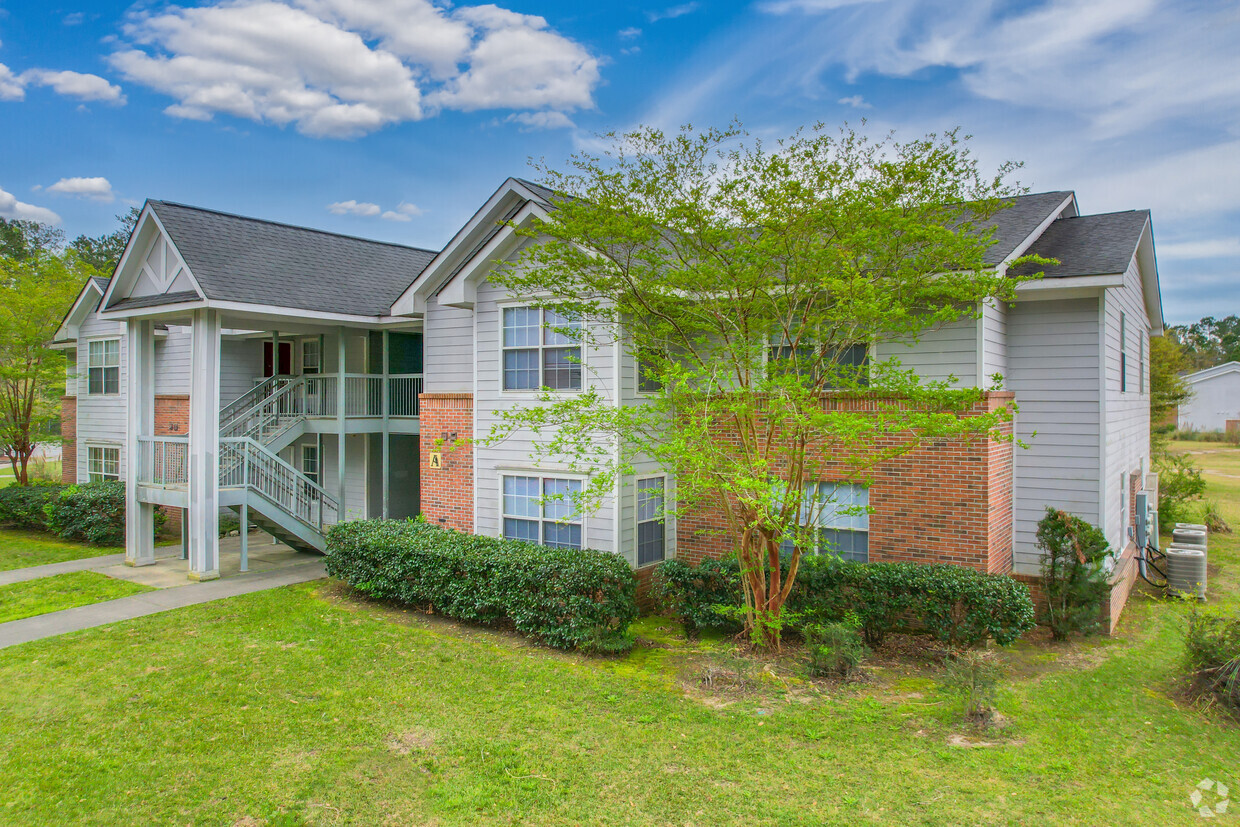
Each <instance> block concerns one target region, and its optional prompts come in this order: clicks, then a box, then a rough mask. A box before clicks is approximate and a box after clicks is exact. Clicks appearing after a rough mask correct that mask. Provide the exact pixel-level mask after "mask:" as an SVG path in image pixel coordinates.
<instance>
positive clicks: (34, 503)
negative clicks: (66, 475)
mask: <svg viewBox="0 0 1240 827" xmlns="http://www.w3.org/2000/svg"><path fill="white" fill-rule="evenodd" d="M66 487H67V486H64V485H60V484H58V483H41V482H40V483H32V484H31V485H16V484H14V485H9V486H6V487H5V488H0V524H3V525H6V526H11V527H13V528H29V529H36V530H40V531H46V530H47V528H48V526H47V513H46V512H45V510H44V509H46V508H47V506H48V504H50V503H51V502H52V500H53V499H54V498H55V497H56V495H57V494H59V493H60V492H61V491H63V490H64V489H65V488H66Z"/></svg>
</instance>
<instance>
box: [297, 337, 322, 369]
mask: <svg viewBox="0 0 1240 827" xmlns="http://www.w3.org/2000/svg"><path fill="white" fill-rule="evenodd" d="M322 370H323V362H322V354H321V352H320V350H319V340H318V339H303V340H302V343H301V372H302V373H320V372H322Z"/></svg>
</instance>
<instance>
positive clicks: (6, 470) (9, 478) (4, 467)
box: [0, 459, 60, 488]
mask: <svg viewBox="0 0 1240 827" xmlns="http://www.w3.org/2000/svg"><path fill="white" fill-rule="evenodd" d="M34 470H35V466H34V463H31V464H30V466H29V467H27V469H26V471H27V473H28V474H30V475H31V476H32V477H33V474H34ZM45 472H46V476H47V478H48V479H52V480H59V479H60V460H58V459H56V460H51V461H49V462H47V463H46V467H45ZM12 482H13V466H12V465H11V464H9V463H7V462H5V463H0V488H4V487H5V486H6V485H9V484H11V483H12Z"/></svg>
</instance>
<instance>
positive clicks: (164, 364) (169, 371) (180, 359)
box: [155, 325, 193, 395]
mask: <svg viewBox="0 0 1240 827" xmlns="http://www.w3.org/2000/svg"><path fill="white" fill-rule="evenodd" d="M192 341H193V337H192V336H191V335H190V331H189V328H188V327H178V326H176V325H171V326H169V328H168V333H167V335H165V336H156V337H155V393H156V394H157V395H162V394H188V393H189V377H190V357H191V355H192V354H191V349H190V344H191V342H192Z"/></svg>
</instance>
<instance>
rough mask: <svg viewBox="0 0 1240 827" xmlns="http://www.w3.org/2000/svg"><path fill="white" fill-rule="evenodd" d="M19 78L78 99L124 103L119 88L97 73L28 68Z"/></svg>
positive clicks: (123, 96)
mask: <svg viewBox="0 0 1240 827" xmlns="http://www.w3.org/2000/svg"><path fill="white" fill-rule="evenodd" d="M21 79H22V80H23V81H24V82H26V83H29V84H32V85H34V86H50V87H52V89H53V90H55V91H56V93H57V94H60V95H67V96H68V97H71V98H78V99H79V100H84V101H103V102H105V103H114V104H118V105H120V104H123V103H125V95H124V94H123V93H122V92H121V88H120V87H119V86H117V85H116V84H114V83H109V82H108V81H107V80H106V79H104V78H101V77H99V76H98V75H90V74H84V73H82V72H70V71H59V72H55V71H52V70H50V69H30V70H28V71H25V72H22V75H21Z"/></svg>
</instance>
